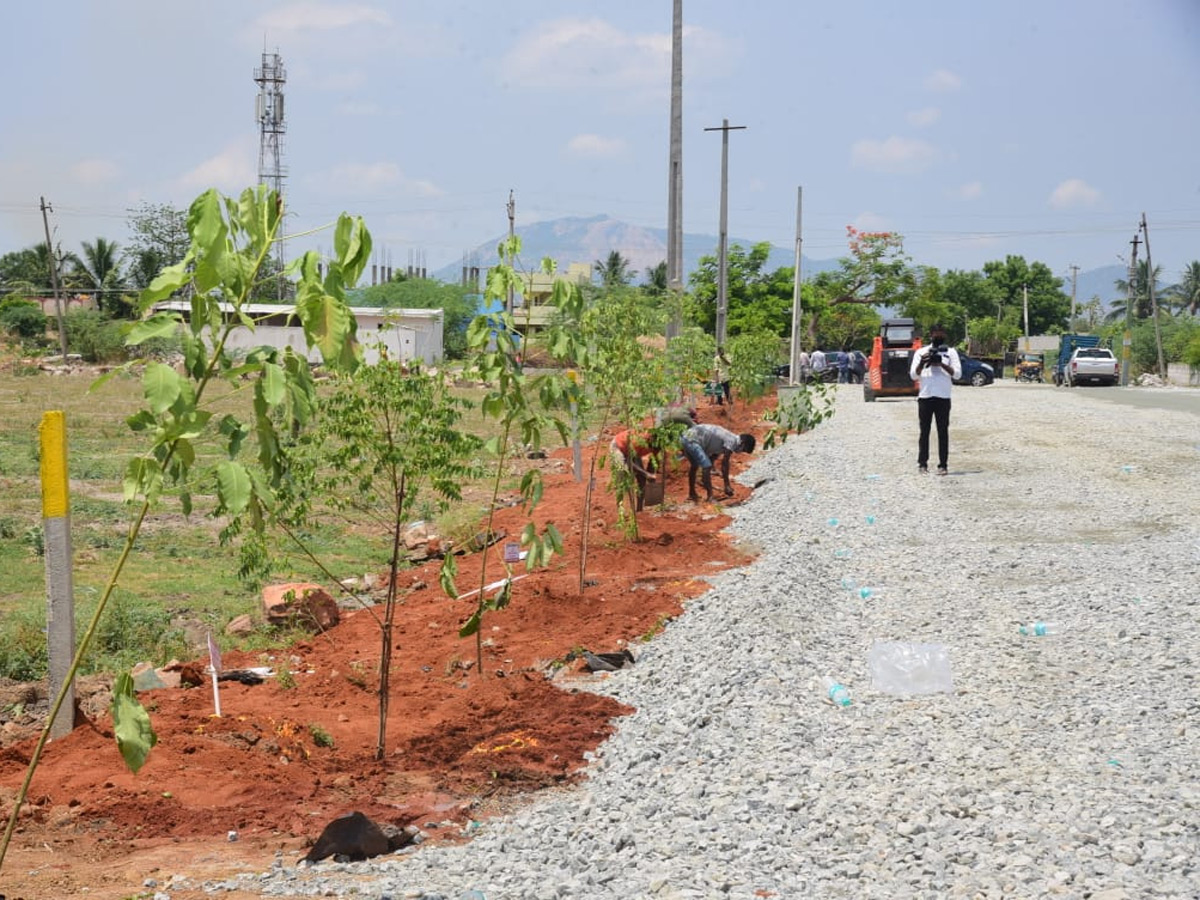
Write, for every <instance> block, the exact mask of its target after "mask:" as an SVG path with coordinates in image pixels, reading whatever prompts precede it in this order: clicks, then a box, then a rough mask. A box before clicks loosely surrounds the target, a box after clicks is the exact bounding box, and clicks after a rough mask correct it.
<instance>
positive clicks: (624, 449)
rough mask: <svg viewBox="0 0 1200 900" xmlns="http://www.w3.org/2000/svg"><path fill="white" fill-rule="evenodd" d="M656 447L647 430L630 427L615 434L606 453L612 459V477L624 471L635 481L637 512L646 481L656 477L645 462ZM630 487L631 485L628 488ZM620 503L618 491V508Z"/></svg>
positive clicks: (656, 449)
mask: <svg viewBox="0 0 1200 900" xmlns="http://www.w3.org/2000/svg"><path fill="white" fill-rule="evenodd" d="M658 449H659V448H657V447H656V446H655V445H654V440H653V437H652V436H651V435H650V433H649V432H646V431H634V430H632V429H628V430H626V431H622V432H620V433H619V434H617V436H616V437H614V438H613V439H612V443H611V444H610V445H609V448H608V455H609V458H610V459H611V460H612V467H613V477H614V478H617V477H619V474H620V473H622V472H624V473H628V474H630V475H632V476H633V479H634V481H635V482H636V483H637V498H636V508H637V511H638V512H641V511H642V506H643V503H644V498H645V495H646V482H647V481H654V480H655V478H656V477H657V476H656V475H655V474H654V473H653V472H651V471H650V470H649V469H648V468H647V467H646V463H647V461H648V460H649V459H650V457H652V456H654V455H655V454H656V453H657V452H658ZM632 489H633V488H632V487H631V488H630V490H632ZM620 503H621V500H620V494H619V493H618V495H617V505H618V508H619V507H620Z"/></svg>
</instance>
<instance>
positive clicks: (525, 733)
mask: <svg viewBox="0 0 1200 900" xmlns="http://www.w3.org/2000/svg"><path fill="white" fill-rule="evenodd" d="M769 405H773V398H768V399H765V400H763V401H759V402H757V403H755V404H751V405H750V406H749V407H747V406H745V405H743V404H740V403H739V404H737V405H736V407H735V408H733V409H730V408H729V407H728V406H720V407H718V406H704V407H702V408H701V409H700V418H701V421H706V422H716V423H718V424H721V425H723V426H725V427H727V428H729V429H731V430H733V431H736V432H741V431H752V432H755V433H758V434H761V433H762V431H763V427H762V420H761V413H762V410H763V409H764V408H766V407H767V406H769ZM601 449H602V451H604V452H606V450H607V445H606V442H605V443H603V444H602V445H601ZM590 455H591V450H590V449H589V450H587V451H585V456H584V458H585V465H586V462H587V461H588V460H589V459H590ZM745 462H746V458H745V457H742V456H737V455H735V457H734V460H733V470H734V471H737V470H738V469H739V468H740V467H741V466H742V465H744V463H745ZM535 464H537V465H539V466H541V467H543V470H544V477H545V484H546V492H545V496H544V499H543V500H542V502H541V503H540V504H539V506H538V507H537V509H536V510H535V513H534V518H535V520H536V521H537V522H538V523H539V524H544V523H546V522H554V523H555V524H556V526H557V527H558V528H559V530H560V531H561V532H562V534H563V536H564V539H565V551H566V552H565V555H563V556H561V557H555V559H554V560H553V562H552V564H551V565H550V566H549V567H548V568H546V569H544V570H540V571H535V572H532V573H529V574H527V575H525V576H524V577H523V578H521V579H520V580H518V581H516V582H515V583H514V585H513V597H512V602H511V605H510V606H509V607H508V608H507V609H505V610H502V611H498V612H493V613H490V614H488V615H486V616H485V618H484V621H483V627H482V630H481V636H482V638H483V644H484V646H483V667H482V668H483V671H482V672H480V671H478V667H477V666H476V665H475V659H476V648H475V641H474V639H473V638H471V639H466V640H464V639H462V638H459V637H458V630H459V627H460V625H461V624H462V622H463V621H465V620H466V619H467V618H468V616H469V615H470V614H471V612H472V611H473V609H474V599H473V598H468V599H460V600H457V601H455V600H450V599H448V598H447V597H446V596H445V595H444V594H443V593H442V592H441V590H440V589H439V588H438V586H437V585H438V578H437V566H438V563H436V562H433V563H429V564H427V565H426V566H425V567H423V568H420V569H413V570H409V571H406V572H404V573H403V574H402V575H401V579H400V584H399V588H400V593H401V597H402V602H401V605H399V607H398V609H397V613H396V623H395V632H394V636H393V647H394V650H393V658H392V675H391V680H390V684H391V696H390V705H389V714H388V717H387V736H386V752H385V754H384V756H383V758H382V759H376V758H375V756H376V753H375V751H376V745H377V741H378V732H379V719H378V695H377V688H378V683H377V682H378V675H377V671H378V661H379V657H380V649H381V647H380V644H381V629H380V624H379V622H380V619H381V618H382V615H383V607H382V606H376V607H372V608H369V609H361V610H357V611H353V612H350V613H348V614H346V615H345V616H344V617H343V619H342V622H341V623H340V624H339V625H338V626H336V627H335V628H333V629H331V630H330V631H328V632H326V633H324V634H320V635H317V636H315V637H314V638H312V639H311V640H310V641H308V642H307V643H305V644H301V645H297V646H294V647H290V648H286V649H283V650H279V651H276V652H275V653H274V654H272V655H273V657H274V658H273V660H271V661H270V662H269V664H270V665H272V666H273V667H274V668H275V669H276V670H277V671H280V670H283V669H286V670H287V671H288V672H289V673H290V675H291V678H290V682H291V683H290V684H289V683H288V682H289V679H287V678H286V677H285V678H284V679H282V680H281V679H268V680H267V681H266V682H264V683H263V684H259V685H245V684H239V683H236V682H222V683H221V686H220V696H221V711H222V716H221V717H220V718H217V717H215V716H214V715H213V712H214V708H213V696H212V690H211V687H210V686H207V685H206V686H204V687H198V688H186V689H185V688H181V689H172V690H158V691H151V692H147V693H144V694H142V695H140V696H141V700H142V702H143V703H144V704H145V705H146V706H147V708H148V709H149V710H150V714H151V719H152V722H153V725H154V728H155V731H156V732H157V734H158V745H157V746H156V747H155V748H154V749H153V750H152V751H151V753H150V757H149V760H148V762H147V763H146V765H145V766H144V767H143V768H142V770H141V771H140V772H139V773H138V774H137V775H133V774H131V773H130V772H129V771H128V770H127V769H126V768H125V766H124V764H123V762H122V760H121V757H120V755H119V753H118V752H117V749H116V745H115V743H114V741H113V735H112V723H111V721H110V720H109V719H108V718H107V716H106V715H101V716H98V717H96V718H94V719H89V720H87V721H86V723H85V724H84V725H82V726H81V727H78V728H76V729H75V731H74V732H73V733H72V734H71V735H69V736H68V737H66V738H64V739H62V740H58V741H53V742H51V743H50V744H49V745H48V746H47V748H46V752H45V754H44V756H43V758H42V761H41V764H40V767H39V768H38V771H37V773H36V776H35V778H34V780H33V783H32V785H31V789H30V792H29V800H28V805H27V808H26V809H25V810H23V811H22V815H21V818H20V821H19V827H18V831H17V833H16V834H15V836H14V839H13V845H12V846H11V847H10V849H9V853H8V857H7V859H6V860H5V863H4V871H3V872H0V893H7V895H8V897H9V898H10V900H11V898H13V897H16V896H20V895H21V893H22V892H23V891H24V892H25V893H26V894H27V896H31V897H32V896H49V893H47V891H53V892H57V893H58V895H59V896H68V895H74V894H77V893H78V892H79V891H80V889H82V888H83V887H85V886H86V887H88V888H89V896H92V897H100V898H103V897H106V896H113V897H121V896H127V895H128V893H129V892H130V890H131V886H132V889H133V890H141V889H142V888H143V881H144V879H146V878H148V877H154V876H153V874H152V873H153V872H155V871H157V872H159V873H160V877H161V876H162V875H163V874H165V875H166V876H169V874H171V873H172V872H186V873H188V874H191V875H195V874H196V873H197V871H221V870H222V869H224V868H228V869H229V870H235V869H238V868H242V869H244V868H246V867H247V866H249V867H251V868H253V867H256V866H257V867H261V866H263V865H265V864H266V861H265V860H266V859H269V857H270V855H271V853H272V852H273V851H274V850H275V849H277V848H283V849H284V851H285V856H286V857H287V858H288V861H289V862H294V860H295V859H296V858H298V857H299V856H300V855H302V853H303V848H304V845H305V843H306V841H307V842H311V841H312V840H313V839H314V838H315V836H316V835H317V834H319V833H320V831H321V829H322V828H323V827H324V825H325V824H326V823H327V822H328V821H329V820H331V819H332V818H334V817H336V816H338V815H341V814H343V813H346V812H348V811H351V810H361V811H362V812H364V813H366V814H367V816H369V817H370V818H371V819H373V820H374V821H376V822H378V823H380V824H383V823H390V824H396V825H401V826H403V825H407V824H411V823H415V824H417V825H419V826H421V827H423V828H426V826H427V824H428V823H431V822H439V823H447V824H446V825H444V827H442V828H438V829H432V830H431V829H428V828H426V830H427V831H430V832H431V834H432V835H433V836H434V837H437V836H439V835H445V836H447V837H450V836H457V835H461V833H462V830H463V829H462V828H461V827H453V825H451V824H449V823H457V824H458V825H461V824H464V823H466V822H467V821H468V820H470V819H478V818H480V817H483V816H486V815H488V814H489V813H492V812H495V811H498V810H501V809H503V808H504V807H505V805H506V804H508V803H511V802H513V801H514V799H516V798H519V797H520V796H522V795H523V794H525V793H526V792H529V791H533V790H537V789H540V788H544V787H547V786H552V785H558V784H562V783H564V782H568V781H570V780H571V779H573V778H575V777H577V776H578V774H579V773H580V772H581V769H582V767H583V765H584V754H585V753H587V752H588V751H590V750H594V749H595V748H596V747H597V746H598V745H599V744H600V743H601V742H602V741H603V740H604V739H605V737H607V736H608V735H609V734H611V733H612V731H613V729H614V727H615V725H616V720H618V719H619V717H620V716H622V715H624V714H626V713H628V712H630V711H631V710H629V709H628V708H626V707H623V706H621V705H620V704H618V703H617V702H615V701H613V700H611V699H608V698H605V697H601V696H598V695H596V694H593V693H591V692H589V691H587V690H584V689H580V687H582V686H583V684H581V680H582V681H584V682H586V679H593V678H602V677H606V676H604V675H593V674H589V673H588V672H587V670H586V668H585V667H584V665H583V663H582V662H581V661H580V660H579V659H578V658H577V655H576V654H577V652H578V651H579V650H581V649H584V648H586V649H588V650H592V651H595V652H604V651H616V650H619V649H621V648H622V647H624V646H629V647H630V648H631V649H632V650H633V653H634V655H635V656H636V655H637V654H638V652H639V644H640V642H641V641H642V640H643V639H645V638H648V637H651V636H652V635H653V634H654V633H656V632H657V631H658V630H659V629H661V628H663V627H670V625H669V622H670V620H671V619H672V618H674V617H676V616H678V615H680V613H681V612H682V611H683V609H684V604H685V602H686V601H687V600H688V599H689V598H691V597H694V596H696V595H698V594H699V593H702V592H703V591H704V590H705V588H706V585H705V583H704V582H703V581H702V580H701V579H702V577H703V576H704V575H706V574H708V573H711V572H714V571H717V570H719V569H720V568H722V567H728V566H732V565H738V564H741V563H743V562H745V561H746V560H745V557H744V555H743V554H742V553H741V552H740V551H739V550H738V548H737V547H735V546H733V544H732V542H731V541H730V539H729V537H728V536H727V535H725V534H724V533H723V531H722V530H723V529H724V528H725V526H726V525H727V524H728V517H727V516H726V515H725V514H724V512H723V510H722V508H721V507H720V506H719V505H717V504H710V503H699V504H694V503H689V502H687V500H686V496H687V483H686V469H684V470H683V471H682V472H679V471H673V472H671V473H670V475H669V477H668V482H667V488H666V497H667V499H666V503H665V504H664V505H663V506H661V507H653V508H648V509H647V510H646V511H645V512H643V513H641V514H640V515H639V517H638V524H639V526H640V531H641V537H640V540H639V541H638V542H636V543H633V542H630V541H629V540H628V539H627V538H626V537H625V535H624V534H623V533H622V532H621V530H620V528H619V527H618V523H617V517H616V508H615V503H614V500H613V497H612V495H611V494H610V493H608V492H607V490H604V485H605V484H606V482H607V478H608V475H607V472H606V471H605V472H600V473H599V476H598V481H599V483H600V486H599V487H598V489H597V491H596V492H595V496H594V497H593V500H592V505H593V506H592V519H591V531H590V536H589V546H588V554H587V565H586V572H585V573H584V579H585V580H586V586H585V587H584V588H583V590H582V591H581V590H580V582H581V575H580V548H581V545H582V540H581V537H582V535H581V522H582V520H583V515H582V513H583V503H584V490H583V487H584V486H583V484H582V482H577V481H575V479H574V477H573V475H572V474H571V472H570V451H569V450H559V451H555V452H554V453H552V454H550V456H549V457H548V458H547V459H545V460H539V461H536V463H535ZM717 489H718V494H719V492H720V482H719V479H718V480H717ZM735 489H736V491H737V496H736V497H735V498H733V500H732V501H729V502H737V501H738V500H744V499H745V497H746V494H747V489H746V488H744V487H741V486H735ZM525 521H526V519H525V517H524V514H523V513H522V512H521V510H520V509H518V508H511V509H504V510H501V511H500V512H499V513H498V514H497V522H496V527H497V528H498V529H503V530H506V531H507V532H508V534H510V535H513V536H515V535H518V534H519V533H520V531H521V528H522V527H523V526H524V524H525ZM501 546H502V545H500V544H497V545H495V546H493V547H492V548H491V549H490V550H489V551H488V559H489V562H488V571H487V572H486V574H484V575H483V579H482V580H483V581H486V582H488V583H490V582H492V581H495V580H497V579H499V578H502V577H503V570H502V567H501V565H500V562H499V557H500V553H501ZM481 558H482V555H481V554H479V553H474V554H467V555H465V556H463V557H461V558H460V574H459V578H458V584H459V589H460V591H462V592H466V591H468V590H471V589H472V587H476V586H478V584H479V583H480V582H481V576H480V563H481ZM519 572H520V574H524V570H523V568H522V569H520V570H519ZM262 664H263V659H262V658H261V657H260V656H259V655H255V654H238V653H233V652H230V653H227V654H225V658H224V665H225V667H226V668H233V667H239V666H246V667H249V666H258V665H262ZM556 670H561V671H558V672H557V674H555V672H556ZM550 674H554V677H553V679H551V678H549V677H548V675H550ZM32 748H33V741H32V740H26V741H23V742H21V743H18V744H15V745H12V746H10V747H8V748H6V749H4V750H3V751H0V800H2V801H3V803H2V808H3V810H4V815H5V816H7V815H8V811H9V810H11V803H12V799H13V798H14V796H15V793H16V789H17V788H18V786H19V785H20V783H21V780H22V779H23V777H24V773H25V766H26V764H27V762H28V759H29V755H30V753H31V752H32ZM230 832H237V837H238V841H237V843H230V842H229V833H230ZM110 891H111V892H110ZM186 896H187V894H186V892H184V893H181V892H179V891H172V897H175V898H179V897H186ZM197 896H199V895H197ZM227 896H234V895H227Z"/></svg>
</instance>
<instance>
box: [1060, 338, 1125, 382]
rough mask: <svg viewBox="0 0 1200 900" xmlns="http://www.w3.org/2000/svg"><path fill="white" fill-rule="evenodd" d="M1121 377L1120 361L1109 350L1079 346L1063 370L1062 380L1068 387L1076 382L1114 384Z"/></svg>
mask: <svg viewBox="0 0 1200 900" xmlns="http://www.w3.org/2000/svg"><path fill="white" fill-rule="evenodd" d="M1120 377H1121V363H1120V362H1118V361H1117V358H1116V357H1115V356H1113V352H1112V351H1111V350H1107V349H1105V348H1103V347H1079V348H1078V349H1076V350H1075V352H1074V353H1072V354H1071V359H1070V361H1069V362H1068V363H1067V366H1066V369H1065V370H1064V371H1063V381H1065V382H1066V384H1067V385H1068V386H1069V387H1075V386H1076V385H1078V384H1116V383H1117V379H1119V378H1120Z"/></svg>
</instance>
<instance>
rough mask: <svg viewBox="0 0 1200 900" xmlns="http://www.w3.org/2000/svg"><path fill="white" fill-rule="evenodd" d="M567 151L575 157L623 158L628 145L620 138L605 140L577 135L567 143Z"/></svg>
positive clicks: (603, 138) (592, 135) (595, 135)
mask: <svg viewBox="0 0 1200 900" xmlns="http://www.w3.org/2000/svg"><path fill="white" fill-rule="evenodd" d="M567 149H568V150H569V151H570V152H571V153H572V154H574V155H575V156H584V157H589V158H591V159H612V158H614V157H618V156H624V155H625V153H626V151H627V150H628V149H629V145H628V144H627V143H625V141H623V140H621V139H620V138H606V137H601V136H600V135H598V134H577V135H575V137H573V138H571V140H569V141H567Z"/></svg>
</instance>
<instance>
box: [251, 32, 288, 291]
mask: <svg viewBox="0 0 1200 900" xmlns="http://www.w3.org/2000/svg"><path fill="white" fill-rule="evenodd" d="M286 82H287V71H286V70H285V69H284V68H283V58H282V57H280V55H279V54H278V53H267V52H266V50H264V51H263V55H262V65H261V66H259V67H258V68H256V69H255V70H254V83H255V84H257V85H258V98H257V100H256V102H255V104H254V111H255V115H256V116H257V118H258V134H259V141H258V183H259V184H265V185H266V186H267V187H269V188H270V189H271V190H273V191H275V193H276V194H277V195H278V197H279V200H280V203H283V181H284V179H285V178H286V177H287V170H286V169H285V168H284V166H283V134H284V132H285V131H287V124H286V123H285V122H284V118H283V86H284V84H285V83H286ZM284 211H285V212H286V206H285V208H284ZM283 235H284V218H283V216H282V215H281V216H280V219H279V228H278V230H277V231H276V233H275V241H276V243H275V262H276V264H277V265H278V267H279V271H278V273H277V277H276V279H275V282H276V284H277V285H278V296H279V299H280V300H281V301H282V300H284V299H285V291H286V289H287V288H286V285H287V279H285V278H284V277H283V275H282V273H283Z"/></svg>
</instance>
